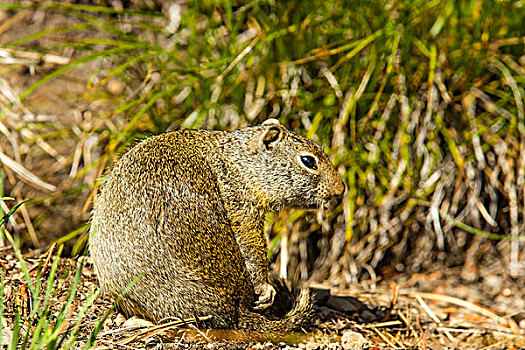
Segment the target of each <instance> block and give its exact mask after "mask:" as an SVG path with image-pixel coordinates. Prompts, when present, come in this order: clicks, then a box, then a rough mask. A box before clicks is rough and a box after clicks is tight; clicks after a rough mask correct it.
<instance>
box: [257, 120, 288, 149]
mask: <svg viewBox="0 0 525 350" xmlns="http://www.w3.org/2000/svg"><path fill="white" fill-rule="evenodd" d="M263 125H264V124H263ZM282 134H283V130H282V126H281V125H280V124H278V125H275V124H271V125H269V126H268V127H267V128H266V130H264V132H263V134H262V136H261V138H260V144H261V145H262V146H263V147H264V148H265V149H266V150H271V149H273V147H274V146H275V144H276V143H277V142H279V140H280V139H281V137H282Z"/></svg>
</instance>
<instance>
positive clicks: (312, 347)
mask: <svg viewBox="0 0 525 350" xmlns="http://www.w3.org/2000/svg"><path fill="white" fill-rule="evenodd" d="M317 349H321V344H317V343H314V342H312V341H309V342H308V343H306V350H317Z"/></svg>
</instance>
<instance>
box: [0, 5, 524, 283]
mask: <svg viewBox="0 0 525 350" xmlns="http://www.w3.org/2000/svg"><path fill="white" fill-rule="evenodd" d="M140 4H141V3H140V2H139V4H134V5H130V7H126V6H127V5H128V3H126V2H124V3H123V6H122V7H106V6H103V5H99V4H96V3H95V4H92V5H87V4H78V3H65V2H53V1H52V2H41V3H40V2H38V3H36V2H35V3H34V4H29V5H25V4H24V5H21V4H17V3H14V4H4V5H0V8H3V9H6V10H9V11H12V12H13V13H17V12H18V11H27V10H30V11H32V10H39V11H46V12H47V13H55V14H60V15H62V16H66V17H68V18H73V19H74V25H71V26H67V27H50V28H48V29H46V30H42V31H39V32H35V33H31V34H29V35H26V36H23V37H19V38H17V39H16V40H13V41H12V42H10V43H8V44H7V45H5V47H6V48H8V49H13V50H14V49H20V48H24V49H25V50H33V51H38V52H40V53H47V54H50V53H54V52H63V50H64V49H65V48H68V49H69V50H73V51H72V52H73V54H71V58H70V60H69V61H68V63H66V64H64V65H61V66H60V67H58V68H55V69H53V70H51V71H50V72H48V74H47V75H45V77H44V78H42V79H41V80H39V81H37V82H36V83H34V85H32V86H30V87H28V88H27V89H26V90H25V91H23V92H22V93H21V94H20V98H21V103H22V104H23V103H24V99H27V98H30V97H31V95H32V94H33V93H35V91H38V90H39V89H45V87H46V86H47V85H48V84H53V79H55V78H57V77H59V76H60V75H62V74H66V73H67V72H68V71H69V70H71V69H75V68H77V67H78V66H80V65H84V64H93V63H94V62H95V63H96V64H95V67H96V69H94V70H93V72H92V73H91V74H90V76H89V79H88V82H87V85H86V92H85V93H83V95H82V96H81V97H82V98H83V99H84V100H87V101H90V103H91V105H94V104H96V105H97V106H103V108H98V109H97V110H96V113H95V114H91V117H90V118H91V119H90V122H89V123H83V124H82V126H81V129H80V133H79V132H77V131H78V130H76V129H75V132H73V128H72V127H71V128H69V129H67V128H66V129H61V130H63V132H62V133H61V134H57V133H55V134H52V133H51V134H47V135H46V142H48V143H51V144H52V143H53V142H55V141H56V140H57V139H58V138H62V137H72V138H74V139H76V140H78V142H79V144H80V143H82V144H83V145H85V144H86V142H88V140H91V141H93V142H94V146H93V147H98V148H99V150H100V152H99V153H97V156H96V157H89V159H85V154H80V155H79V156H78V157H75V155H72V154H67V153H66V154H65V155H64V159H63V162H64V164H65V165H66V166H68V167H76V169H78V171H76V172H75V173H74V176H72V177H71V181H69V182H68V184H67V186H64V187H63V188H60V193H59V194H58V195H56V196H53V195H46V196H45V197H41V198H45V199H41V198H40V197H39V198H35V199H33V200H32V201H31V202H29V204H32V205H33V206H34V208H38V206H40V205H42V203H44V202H46V203H47V205H49V202H53V201H56V200H59V198H60V196H62V195H65V194H67V195H69V196H73V198H81V199H83V200H87V203H88V204H87V205H86V206H85V207H84V208H83V209H84V211H83V212H87V211H88V209H89V205H90V204H89V203H91V200H92V199H96V191H97V188H98V180H97V178H99V177H100V175H102V174H103V171H104V169H105V168H106V167H107V166H108V165H109V164H111V162H112V160H113V159H115V158H116V157H117V156H118V154H120V153H121V152H123V151H124V150H125V149H126V148H128V147H129V146H130V145H132V144H133V142H134V140H136V139H137V138H141V137H145V136H147V135H150V134H152V133H159V132H163V131H166V130H173V129H178V128H217V129H233V128H237V127H240V126H244V125H248V124H252V123H258V122H261V121H262V120H264V119H266V118H269V117H274V118H279V120H280V121H281V122H282V123H283V124H285V125H287V126H288V127H290V128H291V129H294V130H296V131H297V132H299V133H302V134H304V135H306V136H308V137H310V138H313V139H314V140H316V141H318V142H320V143H321V144H322V145H323V146H324V148H325V150H326V152H327V153H329V154H330V157H331V158H332V160H333V161H334V163H335V164H336V166H337V167H338V169H339V171H340V173H341V174H342V176H343V178H344V179H345V182H346V184H347V186H348V188H347V193H346V195H345V199H344V201H343V204H342V205H341V206H340V207H339V208H337V209H336V210H335V211H333V212H331V213H324V214H323V215H322V217H321V218H320V219H319V220H314V218H312V217H311V214H309V213H303V212H288V213H285V214H283V215H281V216H279V217H272V218H271V219H270V228H271V229H272V230H271V234H270V235H271V238H272V242H271V243H272V247H273V257H272V259H273V258H274V257H275V256H280V257H281V259H280V260H279V262H278V263H277V264H276V265H280V269H281V272H282V273H283V274H287V275H289V276H295V277H300V278H316V279H327V278H331V279H332V280H334V281H337V282H338V283H345V282H348V281H352V280H355V279H358V278H360V277H363V275H370V274H373V272H372V271H373V270H375V269H378V268H385V269H386V270H384V271H391V270H398V271H419V270H424V269H428V268H432V267H433V266H436V265H435V264H436V262H439V263H442V264H444V265H448V266H452V265H454V266H464V267H465V268H467V269H471V268H473V267H475V266H477V265H478V264H490V263H491V261H493V259H494V258H502V259H503V260H504V261H505V263H506V265H507V266H508V267H509V268H510V270H511V272H512V273H513V274H518V273H520V272H523V261H520V260H519V256H520V253H521V254H523V249H524V248H523V247H524V245H523V239H524V238H523V228H524V227H523V218H524V213H525V203H524V201H525V187H524V174H525V117H524V108H523V96H524V94H525V91H524V88H525V68H524V66H525V56H524V48H525V38H524V36H523V33H524V27H525V25H524V24H523V16H522V13H523V11H524V9H523V6H524V5H523V4H522V2H514V1H474V0H472V1H444V0H434V1H426V0H424V1H423V0H416V1H409V0H393V1H389V2H384V1H320V0H319V1H318V0H311V1H251V2H246V3H245V2H236V1H233V2H231V1H224V2H223V1H188V2H184V3H165V4H164V7H163V8H162V5H159V6H158V8H155V7H154V6H153V7H147V6H145V7H141V6H140ZM44 39H45V45H42V42H43V40H44ZM61 50H62V51H61ZM112 81H113V82H117V84H122V86H123V92H122V93H117V94H111V93H109V92H108V90H107V89H105V87H107V86H108V84H110V83H111V82H112ZM13 108H14V107H13V104H9V105H6V107H5V108H4V109H3V110H4V112H3V113H4V114H3V115H4V118H6V116H9V113H8V112H7V111H11V112H12V111H13ZM40 127H41V128H49V127H51V126H50V125H40ZM55 127H57V126H55ZM24 128H32V130H33V132H34V133H36V134H37V136H38V134H39V133H38V129H37V130H35V129H36V128H34V126H31V127H30V126H28V125H22V126H20V125H18V128H17V129H12V130H11V132H12V133H15V134H16V133H19V132H21V130H23V129H24ZM58 128H60V126H58ZM65 135H66V136H65ZM37 140H38V137H36V138H34V139H33V140H32V142H35V143H36V142H37ZM28 142H31V140H30V141H28ZM80 153H82V152H80ZM82 157H84V158H82ZM81 158H82V159H83V162H81V161H79V159H81ZM4 166H5V164H4ZM88 174H92V175H89V176H90V177H89V181H85V177H86V176H88ZM93 174H94V175H93ZM75 196H76V197H75ZM304 217H308V218H310V219H309V220H302V218H304ZM82 232H83V230H76V231H73V233H72V234H70V235H68V236H67V238H68V239H69V238H71V239H72V238H74V237H78V236H79V235H80V234H81V233H82ZM41 234H44V233H43V232H42V233H41ZM81 237H85V234H84V236H81ZM84 241H85V239H84V240H81V241H80V242H81V243H83V242H84ZM80 246H81V244H80V245H79V246H78V247H77V251H79V250H80ZM341 277H342V278H341Z"/></svg>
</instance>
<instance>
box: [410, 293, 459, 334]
mask: <svg viewBox="0 0 525 350" xmlns="http://www.w3.org/2000/svg"><path fill="white" fill-rule="evenodd" d="M415 297H416V299H417V301H418V302H419V304H420V305H421V307H422V308H423V310H425V312H426V313H427V314H428V316H430V318H431V319H432V321H434V322H435V323H436V324H437V325H438V326H441V325H442V323H441V320H440V319H439V317H437V315H436V314H435V313H434V311H432V310H431V309H430V307H428V305H427V303H425V301H424V300H423V299H422V298H421V297H420V296H419V295H416V296H415ZM443 333H445V335H446V336H447V338H448V339H449V340H450V341H451V342H453V343H455V342H456V339H454V337H453V336H452V334H450V333H449V332H448V331H445V332H443Z"/></svg>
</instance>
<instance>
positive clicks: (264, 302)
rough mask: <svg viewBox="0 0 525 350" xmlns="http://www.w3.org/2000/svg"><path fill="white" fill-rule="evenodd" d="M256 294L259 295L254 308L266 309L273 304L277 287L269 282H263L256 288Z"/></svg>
mask: <svg viewBox="0 0 525 350" xmlns="http://www.w3.org/2000/svg"><path fill="white" fill-rule="evenodd" d="M255 294H256V295H257V296H258V297H259V298H258V299H257V301H256V302H255V304H254V306H253V309H254V310H265V309H267V308H269V307H270V306H271V305H272V304H273V299H274V298H275V294H276V292H275V288H273V286H272V285H271V284H269V283H265V284H262V285H261V286H259V287H258V288H257V287H256V288H255Z"/></svg>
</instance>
